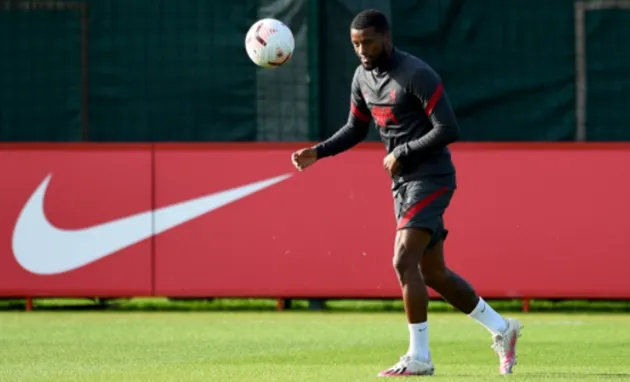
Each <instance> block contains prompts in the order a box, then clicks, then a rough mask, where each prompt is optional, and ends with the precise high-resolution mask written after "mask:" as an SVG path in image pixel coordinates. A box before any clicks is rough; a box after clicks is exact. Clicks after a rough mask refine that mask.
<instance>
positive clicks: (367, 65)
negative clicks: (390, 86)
mask: <svg viewBox="0 0 630 382" xmlns="http://www.w3.org/2000/svg"><path fill="white" fill-rule="evenodd" d="M386 59H387V55H386V54H385V51H384V50H383V51H382V52H381V54H379V55H378V56H377V57H375V58H373V59H370V60H369V61H368V62H363V61H362V60H361V58H359V60H360V62H361V66H363V68H364V69H365V70H369V71H372V70H374V69H376V68H378V67H379V66H381V65H382V64H383V63H384V62H385V61H386Z"/></svg>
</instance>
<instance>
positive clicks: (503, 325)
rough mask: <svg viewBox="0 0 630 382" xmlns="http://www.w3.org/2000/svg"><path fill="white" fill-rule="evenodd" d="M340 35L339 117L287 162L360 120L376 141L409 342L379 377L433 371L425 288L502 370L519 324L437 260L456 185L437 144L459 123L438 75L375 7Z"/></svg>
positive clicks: (300, 159)
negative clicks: (348, 60)
mask: <svg viewBox="0 0 630 382" xmlns="http://www.w3.org/2000/svg"><path fill="white" fill-rule="evenodd" d="M350 36H351V40H352V44H353V45H354V49H355V52H356V54H357V55H358V56H359V58H360V62H361V64H360V65H358V66H357V69H356V71H355V72H354V78H353V79H352V85H351V92H350V101H351V102H350V113H349V116H348V121H347V123H346V124H345V126H343V127H342V128H341V129H340V130H338V131H337V132H336V133H335V134H334V135H332V136H331V137H330V138H328V139H327V140H325V141H323V142H321V143H319V144H317V145H315V146H313V147H307V148H303V149H301V150H298V151H296V152H294V153H293V154H292V157H291V160H292V162H293V164H294V166H295V167H296V168H297V169H298V170H299V171H303V170H304V169H306V168H307V167H309V166H311V165H313V164H314V163H315V162H317V161H318V160H321V159H323V158H326V157H330V156H334V155H337V154H340V153H342V152H344V151H346V150H349V149H351V148H352V147H354V146H355V145H356V144H358V143H359V142H361V141H362V140H364V139H365V137H366V135H367V133H368V126H369V121H370V119H373V120H374V122H375V125H376V127H377V129H378V131H379V134H380V136H381V140H382V141H383V143H384V144H385V147H386V149H387V153H388V154H387V155H386V156H385V158H384V160H383V167H384V170H385V171H386V172H387V174H388V175H389V176H390V177H391V179H392V191H393V199H394V207H395V214H396V218H397V221H398V224H397V227H396V230H397V232H396V239H395V246H394V247H395V250H394V259H393V266H394V269H395V272H396V274H397V276H398V280H399V282H400V285H401V289H402V298H403V301H404V307H405V313H406V316H407V321H408V323H409V349H408V351H407V353H406V354H405V355H403V356H402V357H401V358H400V360H399V362H397V363H396V364H395V365H394V366H392V367H391V368H389V369H387V370H384V371H382V372H381V373H379V376H403V375H433V373H434V365H433V362H432V360H431V354H430V351H429V344H428V342H429V341H428V331H429V330H428V322H427V308H428V302H429V296H428V291H427V286H429V287H431V288H432V289H434V290H435V291H436V292H438V293H439V294H440V295H441V296H442V297H443V298H444V299H445V300H446V301H448V302H449V303H450V304H452V305H453V306H454V307H455V308H457V309H458V310H460V311H462V312H463V313H465V314H467V315H468V316H469V317H471V318H473V319H474V320H476V321H477V322H479V323H480V324H481V325H483V326H484V327H485V328H486V329H487V330H488V331H489V332H490V333H491V334H492V337H493V344H492V346H491V347H492V348H493V349H494V351H495V352H496V353H497V354H498V357H499V372H500V374H509V373H511V372H512V368H513V366H514V365H515V364H516V342H517V340H518V338H519V336H520V331H521V328H522V326H521V323H520V322H519V321H518V320H516V319H512V318H504V317H502V316H501V315H500V314H499V313H497V312H496V311H495V310H494V309H492V307H491V306H490V305H488V304H487V303H486V302H485V301H484V300H483V298H481V297H480V296H478V295H477V294H476V292H475V290H474V289H473V288H472V287H471V286H470V285H469V284H468V282H467V281H466V280H464V279H463V278H462V277H461V276H459V275H458V274H456V273H455V272H453V271H452V270H450V269H448V267H446V265H445V263H444V240H445V239H446V236H447V233H448V231H447V230H446V228H445V226H444V220H443V214H444V212H445V210H446V208H447V207H448V206H449V204H450V201H451V198H452V196H453V193H454V191H455V189H456V175H455V167H454V165H453V162H452V161H451V155H450V151H449V149H448V148H447V145H448V144H450V143H452V142H454V141H456V140H457V139H458V136H459V127H458V123H457V120H456V118H455V115H454V112H453V109H452V107H451V104H450V101H449V99H448V97H447V94H446V91H445V90H444V86H443V84H442V82H441V79H440V77H439V75H438V74H437V73H436V72H435V71H434V70H433V69H432V68H431V67H430V66H429V65H428V64H427V63H425V62H424V61H422V60H421V59H419V58H417V57H415V56H413V55H411V54H409V53H406V52H403V51H401V50H399V49H398V48H396V47H394V46H393V44H392V41H391V36H390V29H389V23H388V21H387V18H386V17H385V16H384V15H383V14H382V13H381V12H379V11H376V10H365V11H363V12H361V13H359V14H358V15H356V17H355V18H354V19H353V21H352V24H351V26H350Z"/></svg>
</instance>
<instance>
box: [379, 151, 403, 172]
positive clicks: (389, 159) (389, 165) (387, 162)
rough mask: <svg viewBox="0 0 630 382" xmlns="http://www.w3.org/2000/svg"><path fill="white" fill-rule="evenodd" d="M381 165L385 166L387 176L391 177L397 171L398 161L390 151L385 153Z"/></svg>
mask: <svg viewBox="0 0 630 382" xmlns="http://www.w3.org/2000/svg"><path fill="white" fill-rule="evenodd" d="M383 167H384V168H385V170H387V173H388V174H389V176H390V177H393V176H394V175H396V173H398V170H399V169H400V162H399V161H398V159H396V157H395V156H394V154H393V153H392V154H389V155H387V156H386V157H385V159H383Z"/></svg>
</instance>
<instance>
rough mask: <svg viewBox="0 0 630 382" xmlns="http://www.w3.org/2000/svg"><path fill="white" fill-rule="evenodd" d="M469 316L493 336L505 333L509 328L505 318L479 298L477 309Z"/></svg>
mask: <svg viewBox="0 0 630 382" xmlns="http://www.w3.org/2000/svg"><path fill="white" fill-rule="evenodd" d="M468 316H470V317H471V318H472V319H474V320H476V321H477V322H479V323H480V324H481V325H483V326H485V327H486V329H488V331H489V332H490V333H492V334H500V333H503V332H504V331H505V329H506V328H507V324H506V323H505V320H504V319H503V317H501V315H500V314H499V313H497V312H496V311H495V310H494V309H492V307H491V306H490V305H488V304H487V303H486V302H485V301H484V300H483V299H482V298H481V297H479V302H478V303H477V306H476V307H475V309H473V311H472V312H470V314H469V315H468Z"/></svg>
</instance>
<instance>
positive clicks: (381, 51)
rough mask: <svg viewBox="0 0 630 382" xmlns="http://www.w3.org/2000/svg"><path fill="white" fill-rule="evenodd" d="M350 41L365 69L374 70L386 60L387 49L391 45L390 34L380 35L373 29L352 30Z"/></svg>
mask: <svg viewBox="0 0 630 382" xmlns="http://www.w3.org/2000/svg"><path fill="white" fill-rule="evenodd" d="M350 39H351V40H352V45H353V46H354V51H355V52H356V54H357V56H359V59H360V60H361V65H363V67H364V68H365V69H367V70H372V69H374V68H376V67H377V66H379V64H380V63H381V62H383V60H384V59H385V55H386V50H385V48H386V46H387V44H389V34H380V33H378V32H376V31H375V30H374V28H372V27H370V28H366V29H350Z"/></svg>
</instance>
